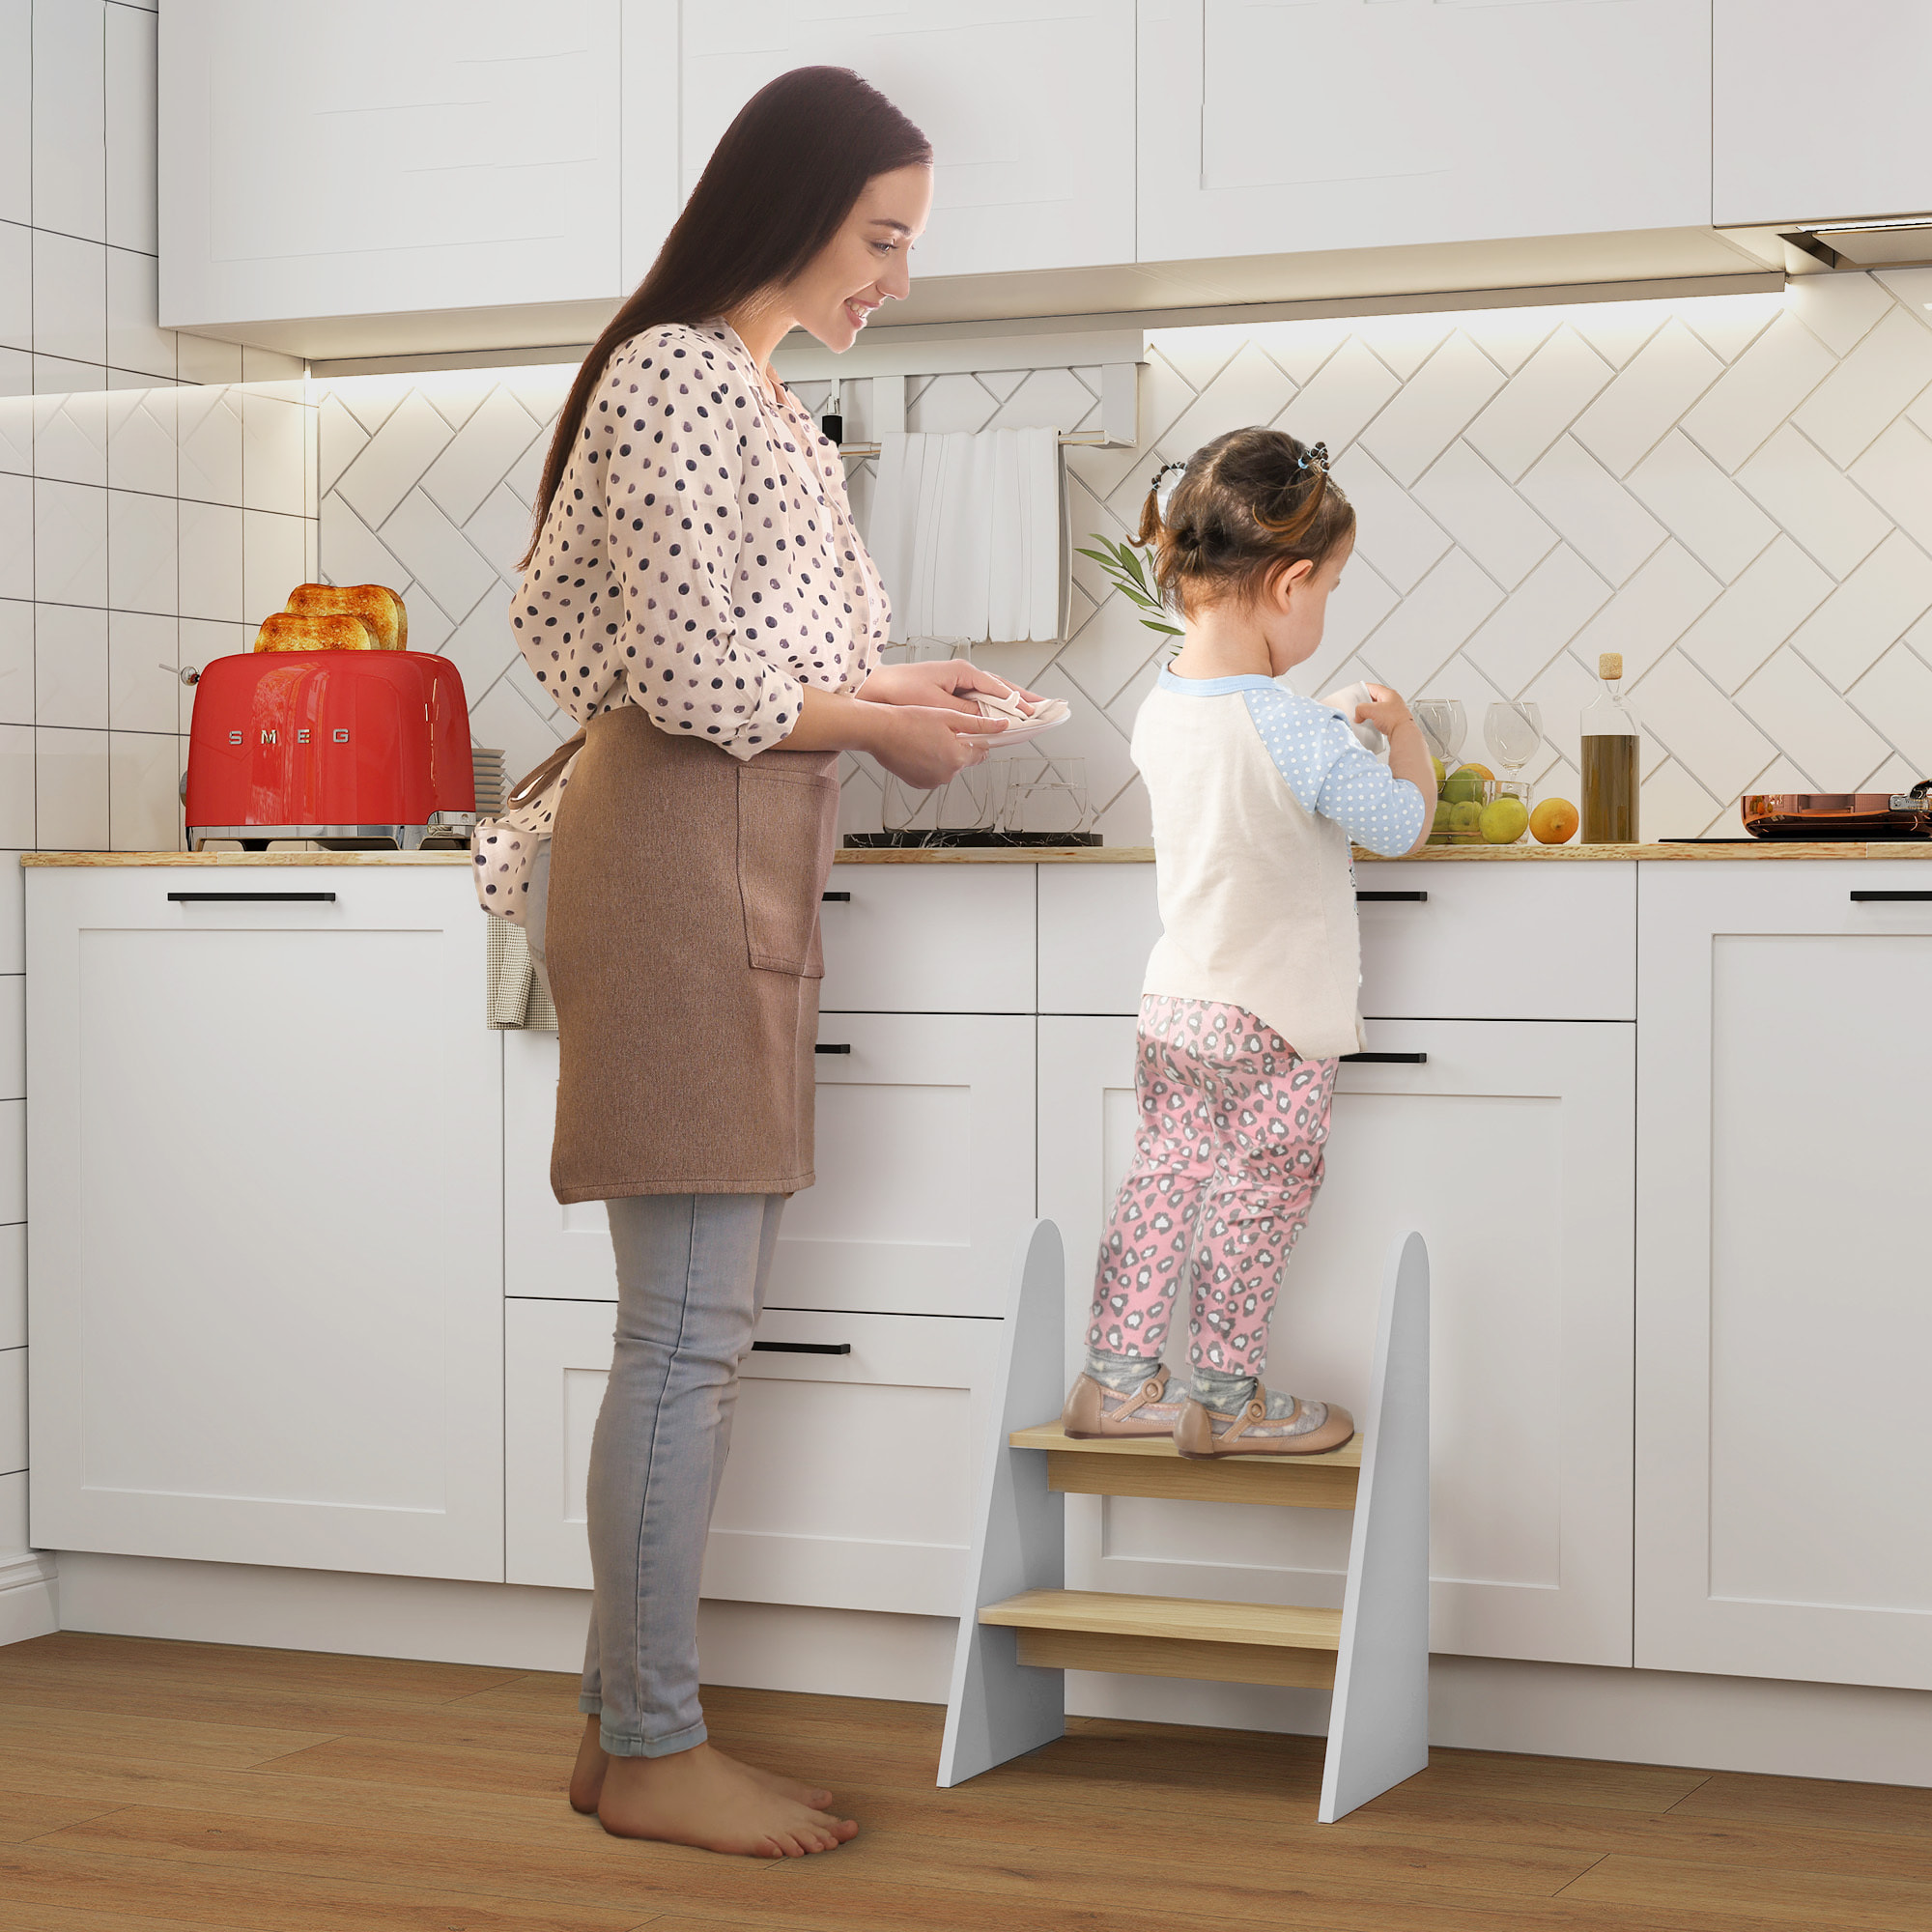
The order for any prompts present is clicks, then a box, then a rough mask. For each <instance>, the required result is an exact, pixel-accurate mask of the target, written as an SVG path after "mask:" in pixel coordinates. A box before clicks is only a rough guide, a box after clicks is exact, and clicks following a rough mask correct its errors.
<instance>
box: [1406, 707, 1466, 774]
mask: <svg viewBox="0 0 1932 1932" xmlns="http://www.w3.org/2000/svg"><path fill="white" fill-rule="evenodd" d="M1410 708H1411V710H1412V711H1413V712H1414V714H1415V722H1416V723H1417V724H1418V725H1421V726H1422V735H1423V737H1424V738H1425V739H1426V740H1427V741H1428V744H1429V749H1430V750H1431V751H1432V752H1434V753H1435V755H1436V756H1437V757H1438V758H1440V759H1441V760H1442V762H1443V764H1444V765H1453V764H1454V763H1455V762H1456V760H1457V759H1458V758H1459V757H1461V756H1462V753H1463V738H1464V737H1465V736H1466V735H1467V733H1468V729H1469V721H1468V719H1467V718H1466V717H1465V716H1464V715H1463V700H1462V699H1461V698H1460V697H1423V698H1418V699H1417V700H1416V702H1415V703H1414V704H1413V705H1412V706H1411V707H1410Z"/></svg>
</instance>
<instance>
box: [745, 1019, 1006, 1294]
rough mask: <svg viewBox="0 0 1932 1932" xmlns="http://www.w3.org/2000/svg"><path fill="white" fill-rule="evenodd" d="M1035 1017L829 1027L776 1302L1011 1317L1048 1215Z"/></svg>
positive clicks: (777, 1261)
mask: <svg viewBox="0 0 1932 1932" xmlns="http://www.w3.org/2000/svg"><path fill="white" fill-rule="evenodd" d="M1034 1026H1035V1022H1034V1020H1033V1018H1032V1016H1031V1015H1028V1016H1026V1017H1017V1016H1008V1015H1001V1014H978V1013H974V1014H966V1013H840V1014H836V1015H834V1014H827V1015H826V1016H825V1018H824V1019H822V1020H821V1021H820V1022H819V1028H818V1054H817V1056H816V1058H817V1066H818V1113H817V1139H818V1146H817V1157H816V1158H817V1176H818V1179H817V1184H816V1185H815V1186H812V1187H810V1188H808V1189H807V1190H806V1192H804V1193H803V1194H795V1195H793V1196H792V1198H791V1200H790V1201H789V1202H788V1203H787V1204H786V1206H785V1211H784V1220H783V1221H782V1223H781V1226H780V1229H779V1245H778V1254H777V1256H776V1257H775V1258H774V1260H773V1263H772V1275H771V1281H770V1284H769V1286H768V1288H767V1290H766V1293H765V1304H766V1306H767V1307H769V1308H789V1309H827V1310H835V1311H837V1310H857V1311H860V1312H862V1313H866V1314H882V1315H976V1316H1001V1315H1004V1314H1005V1312H1006V1306H1007V1290H1008V1281H1009V1275H1010V1273H1011V1270H1012V1262H1013V1251H1014V1248H1015V1246H1016V1245H1017V1243H1018V1241H1019V1238H1020V1236H1021V1234H1022V1233H1023V1232H1024V1231H1025V1229H1026V1228H1027V1226H1028V1225H1029V1224H1030V1223H1031V1221H1032V1219H1033V1214H1034V1138H1033V1136H1034V1065H1033V1060H1034ZM828 1049H831V1050H830V1051H828Z"/></svg>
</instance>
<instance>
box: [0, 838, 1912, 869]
mask: <svg viewBox="0 0 1932 1932" xmlns="http://www.w3.org/2000/svg"><path fill="white" fill-rule="evenodd" d="M1355 858H1356V860H1357V862H1358V863H1360V864H1363V865H1370V866H1393V865H1407V866H1413V865H1426V866H1498V865H1501V866H1519V865H1528V866H1551V865H1566V864H1567V865H1575V864H1591V863H1595V862H1600V861H1604V860H1613V861H1622V862H1625V863H1628V862H1629V861H1631V860H1638V861H1641V862H1642V863H1644V864H1646V865H1649V864H1654V863H1657V862H1659V861H1668V862H1671V863H1676V862H1679V861H1683V860H1695V859H1744V860H1748V861H1750V862H1752V863H1753V864H1756V863H1762V862H1764V861H1767V860H1772V861H1776V860H1793V859H1932V839H1918V840H1897V841H1889V842H1885V843H1881V844H1873V845H1863V844H1816V845H1801V844H1776V843H1773V842H1770V841H1758V840H1753V841H1752V842H1751V843H1749V844H1746V845H1578V844H1570V845H1432V846H1430V847H1429V848H1428V849H1427V850H1426V851H1422V852H1417V853H1413V854H1410V855H1408V856H1406V857H1403V858H1400V859H1384V858H1382V857H1381V856H1380V855H1379V854H1378V853H1374V852H1364V851H1362V850H1361V849H1360V848H1359V847H1358V848H1357V849H1356V852H1355ZM1152 862H1153V847H1152V846H1151V845H1103V846H1092V845H1082V846H1059V847H1051V846H1020V847H1016V848H1014V849H1012V850H1009V851H1002V850H1000V849H999V848H997V847H994V846H986V845H972V846H957V845H955V846H946V847H937V848H934V847H923V848H914V849H912V850H907V851H891V850H883V851H882V850H879V849H877V848H875V847H867V848H866V849H863V850H859V851H844V850H841V851H840V852H839V853H838V864H839V865H841V866H1146V865H1151V864H1152ZM470 863H471V861H470V857H469V853H468V852H23V853H21V854H20V864H21V865H23V866H468V865H469V864H470Z"/></svg>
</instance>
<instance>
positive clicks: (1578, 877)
mask: <svg viewBox="0 0 1932 1932" xmlns="http://www.w3.org/2000/svg"><path fill="white" fill-rule="evenodd" d="M1355 887H1356V893H1355V898H1356V905H1355V911H1356V916H1357V918H1358V919H1359V921H1360V923H1361V930H1362V1012H1363V1013H1364V1015H1365V1016H1366V1017H1368V1018H1369V1019H1370V1020H1375V1019H1378V1018H1380V1017H1382V1016H1384V1015H1387V1016H1390V1017H1398V1016H1400V1017H1416V1018H1429V1017H1435V1016H1438V1015H1439V1016H1441V1017H1444V1018H1453V1019H1468V1020H1628V1019H1634V1018H1635V1017H1636V867H1635V865H1634V863H1632V864H1625V863H1622V862H1619V861H1615V860H1588V861H1584V860H1577V861H1569V862H1565V861H1562V860H1556V861H1543V862H1537V861H1534V860H1523V861H1520V862H1512V861H1510V860H1507V859H1500V860H1489V861H1483V860H1465V861H1462V862H1460V863H1459V862H1458V861H1456V860H1453V859H1450V860H1437V861H1431V860H1427V859H1418V860H1416V861H1414V862H1413V863H1412V864H1403V863H1400V862H1398V863H1395V864H1392V865H1380V864H1375V865H1370V864H1364V865H1361V866H1358V867H1356V878H1355ZM1378 893H1397V894H1401V893H1426V894H1428V897H1427V898H1426V899H1420V900H1418V899H1414V898H1393V899H1388V898H1377V897H1374V896H1372V895H1375V894H1378ZM1370 1033H1371V1034H1372V1036H1373V1038H1372V1041H1371V1043H1372V1044H1373V1045H1374V1046H1376V1047H1380V1046H1382V1045H1383V1044H1384V1041H1383V1039H1382V1037H1381V1032H1380V1030H1379V1029H1378V1028H1376V1027H1373V1026H1372V1027H1371V1028H1370Z"/></svg>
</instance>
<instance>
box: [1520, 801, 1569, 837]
mask: <svg viewBox="0 0 1932 1932" xmlns="http://www.w3.org/2000/svg"><path fill="white" fill-rule="evenodd" d="M1529 836H1530V837H1531V838H1534V839H1535V840H1536V842H1537V843H1538V844H1539V845H1565V844H1568V843H1569V841H1570V840H1571V839H1572V838H1575V837H1576V836H1577V808H1576V807H1575V806H1574V805H1572V804H1571V803H1570V801H1569V800H1568V799H1567V798H1546V799H1545V800H1544V801H1543V803H1542V804H1541V805H1539V806H1538V807H1537V808H1536V810H1534V811H1532V812H1531V813H1530V814H1529Z"/></svg>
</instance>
